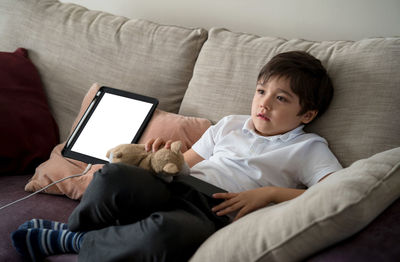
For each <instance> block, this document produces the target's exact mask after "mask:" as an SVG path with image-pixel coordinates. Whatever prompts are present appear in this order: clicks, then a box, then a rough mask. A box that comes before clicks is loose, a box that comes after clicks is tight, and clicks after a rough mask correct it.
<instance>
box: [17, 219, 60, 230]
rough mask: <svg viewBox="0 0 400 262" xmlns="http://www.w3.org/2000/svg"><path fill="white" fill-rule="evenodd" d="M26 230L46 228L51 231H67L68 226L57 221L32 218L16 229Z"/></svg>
mask: <svg viewBox="0 0 400 262" xmlns="http://www.w3.org/2000/svg"><path fill="white" fill-rule="evenodd" d="M28 228H47V229H53V230H63V229H68V225H67V224H65V223H61V222H57V221H50V220H45V219H37V218H33V219H31V220H29V221H26V222H25V223H23V224H22V225H20V226H19V227H18V229H28Z"/></svg>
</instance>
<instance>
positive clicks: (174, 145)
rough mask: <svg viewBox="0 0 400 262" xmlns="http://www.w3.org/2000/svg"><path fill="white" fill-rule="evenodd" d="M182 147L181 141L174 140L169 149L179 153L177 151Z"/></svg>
mask: <svg viewBox="0 0 400 262" xmlns="http://www.w3.org/2000/svg"><path fill="white" fill-rule="evenodd" d="M181 148H182V142H181V141H175V142H173V143H172V144H171V150H172V152H174V153H179V151H180V150H181Z"/></svg>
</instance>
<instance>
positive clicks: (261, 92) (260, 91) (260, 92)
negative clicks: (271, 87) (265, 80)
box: [257, 89, 265, 95]
mask: <svg viewBox="0 0 400 262" xmlns="http://www.w3.org/2000/svg"><path fill="white" fill-rule="evenodd" d="M257 93H259V94H260V95H263V94H264V93H265V91H264V90H262V89H257Z"/></svg>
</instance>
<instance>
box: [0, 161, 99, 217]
mask: <svg viewBox="0 0 400 262" xmlns="http://www.w3.org/2000/svg"><path fill="white" fill-rule="evenodd" d="M90 168H92V164H88V165H87V167H86V169H85V170H84V171H83V172H82V173H81V174H76V175H72V176H67V177H64V178H62V179H60V180H57V181H55V182H53V183H51V184H49V185H47V186H45V187H43V188H42V189H39V190H38V191H35V192H33V193H32V194H30V195H27V196H25V197H23V198H20V199H18V200H15V201H14V202H11V203H9V204H7V205H4V206H2V207H0V210H2V209H4V208H6V207H9V206H12V205H14V204H16V203H18V202H20V201H22V200H25V199H27V198H30V197H31V196H33V195H36V194H37V193H40V192H42V191H44V190H46V189H47V188H49V187H51V186H53V185H55V184H57V183H60V182H62V181H64V180H67V179H70V178H74V177H80V176H83V175H85V174H86V173H87V172H88V171H89V170H90Z"/></svg>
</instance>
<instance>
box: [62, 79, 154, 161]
mask: <svg viewBox="0 0 400 262" xmlns="http://www.w3.org/2000/svg"><path fill="white" fill-rule="evenodd" d="M106 93H110V94H114V95H118V96H122V97H127V98H131V99H135V100H139V101H143V102H147V103H150V104H152V106H151V108H150V110H149V112H148V113H147V116H146V117H145V119H144V121H143V122H142V124H141V126H140V128H139V129H138V131H137V133H136V135H135V137H134V138H133V139H132V141H131V143H137V142H138V141H139V139H140V137H141V136H142V134H143V132H144V130H145V128H146V126H147V124H148V123H149V121H150V119H151V117H152V115H153V113H154V111H155V109H156V108H157V105H158V100H157V99H156V98H153V97H149V96H144V95H139V94H136V93H132V92H129V91H125V90H121V89H116V88H112V87H107V86H102V87H100V89H99V91H98V92H97V93H96V95H95V97H94V98H93V100H92V101H91V102H90V104H89V106H88V108H87V109H86V111H85V113H84V114H83V116H82V118H81V119H80V120H79V122H78V124H77V125H76V127H75V128H74V130H73V131H72V133H71V135H70V136H69V138H68V140H67V142H66V143H65V146H64V148H63V150H62V152H61V153H62V155H63V156H64V157H67V158H71V159H75V160H79V161H82V162H85V163H88V164H106V163H108V161H105V160H103V159H99V158H97V157H93V156H90V155H87V154H82V153H80V152H76V151H73V150H72V148H73V146H74V144H75V142H76V141H77V139H78V137H79V135H80V134H81V133H82V131H83V129H84V128H85V126H86V124H87V123H88V121H89V119H90V117H91V116H92V115H93V112H94V111H95V109H96V108H97V106H98V105H99V103H100V101H101V99H102V98H103V96H104V94H106ZM115 146H117V145H115Z"/></svg>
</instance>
